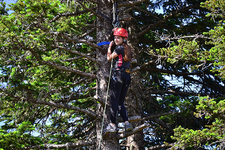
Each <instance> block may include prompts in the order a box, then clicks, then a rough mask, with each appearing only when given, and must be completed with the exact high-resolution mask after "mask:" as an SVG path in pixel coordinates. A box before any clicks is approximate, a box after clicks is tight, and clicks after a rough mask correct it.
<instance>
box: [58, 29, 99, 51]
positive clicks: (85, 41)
mask: <svg viewBox="0 0 225 150" xmlns="http://www.w3.org/2000/svg"><path fill="white" fill-rule="evenodd" d="M54 34H56V35H60V36H62V37H63V38H65V39H67V40H68V41H69V42H74V43H84V44H87V45H90V46H92V47H94V48H98V49H101V47H100V46H98V45H97V44H94V43H91V42H89V41H87V40H80V39H77V38H70V37H69V34H67V35H66V34H63V33H58V32H56V33H55V32H54Z"/></svg>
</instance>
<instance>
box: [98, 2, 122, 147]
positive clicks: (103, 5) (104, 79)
mask: <svg viewBox="0 0 225 150" xmlns="http://www.w3.org/2000/svg"><path fill="white" fill-rule="evenodd" d="M111 9H112V1H111V0H107V1H105V0H98V10H97V11H98V12H100V13H102V14H104V15H105V16H107V17H109V18H111V15H112V13H111ZM96 25H97V42H102V41H109V37H110V34H111V31H112V24H111V22H110V21H108V20H105V18H104V20H101V19H98V20H97V22H96ZM106 50H107V49H105V48H103V51H102V50H97V60H98V62H99V63H100V65H99V66H98V74H97V93H96V96H97V97H98V98H99V99H101V100H102V101H105V100H106V96H107V86H108V79H109V78H108V77H109V70H110V69H109V68H110V62H108V61H107V58H106ZM108 102H109V100H108ZM103 109H104V108H103V107H102V105H100V104H98V109H97V111H98V112H97V113H98V114H99V115H102V114H103ZM107 110H109V109H107ZM107 114H108V112H106V115H105V116H104V117H105V121H104V127H105V126H106V125H107V123H108V122H109V115H107ZM102 118H103V117H101V119H100V120H98V121H97V123H96V133H97V141H96V142H97V143H96V145H97V146H98V145H99V140H100V138H101V125H102ZM100 144H101V149H102V150H119V149H120V145H119V140H118V138H117V137H116V136H115V137H113V136H112V137H111V138H102V140H101V143H100Z"/></svg>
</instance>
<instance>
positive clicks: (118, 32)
mask: <svg viewBox="0 0 225 150" xmlns="http://www.w3.org/2000/svg"><path fill="white" fill-rule="evenodd" d="M113 35H117V36H122V37H125V38H128V32H127V30H126V29H124V28H117V29H116V30H115V31H114V33H113Z"/></svg>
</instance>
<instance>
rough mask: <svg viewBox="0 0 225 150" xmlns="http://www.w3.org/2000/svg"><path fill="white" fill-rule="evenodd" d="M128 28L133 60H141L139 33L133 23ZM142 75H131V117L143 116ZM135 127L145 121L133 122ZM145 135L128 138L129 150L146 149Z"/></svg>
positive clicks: (128, 98) (129, 98)
mask: <svg viewBox="0 0 225 150" xmlns="http://www.w3.org/2000/svg"><path fill="white" fill-rule="evenodd" d="M124 25H125V26H126V28H128V29H129V34H130V35H129V36H130V40H129V42H130V43H128V44H129V45H130V46H131V47H132V48H133V59H136V60H139V55H138V49H137V47H136V45H138V39H137V37H136V36H135V34H133V33H137V32H136V31H135V29H136V28H135V27H134V26H133V25H134V24H132V22H131V21H126V22H124ZM137 65H138V64H131V68H134V67H135V66H137ZM140 77H141V75H140V72H135V73H133V74H131V79H132V81H131V85H130V90H129V91H128V93H127V101H126V104H127V106H128V107H127V111H128V115H129V116H142V88H141V86H142V84H141V79H140ZM131 124H132V125H133V127H137V126H139V125H141V124H143V121H136V122H131ZM143 139H144V134H143V132H137V133H135V134H133V135H131V136H129V137H128V138H127V141H126V146H127V149H132V150H142V149H144V142H143Z"/></svg>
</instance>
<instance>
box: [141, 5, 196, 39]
mask: <svg viewBox="0 0 225 150" xmlns="http://www.w3.org/2000/svg"><path fill="white" fill-rule="evenodd" d="M192 8H199V4H197V5H192V6H188V7H185V8H182V9H179V10H177V11H175V12H172V13H171V14H169V15H167V16H165V17H164V18H163V19H161V20H159V21H157V22H155V23H154V24H151V25H149V26H148V27H147V28H146V29H144V30H142V31H141V32H140V33H139V34H138V35H137V37H139V38H140V37H142V36H143V35H144V34H145V33H147V32H149V31H150V30H152V29H154V28H155V27H159V26H160V25H161V24H163V22H165V21H166V20H168V19H170V18H172V17H174V16H175V15H177V14H179V13H183V12H186V11H190V9H192Z"/></svg>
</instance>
